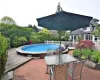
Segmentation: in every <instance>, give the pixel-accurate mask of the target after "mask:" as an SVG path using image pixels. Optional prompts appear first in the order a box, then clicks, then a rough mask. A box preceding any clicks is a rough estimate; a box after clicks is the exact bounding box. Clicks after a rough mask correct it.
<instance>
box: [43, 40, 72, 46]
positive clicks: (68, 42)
mask: <svg viewBox="0 0 100 80" xmlns="http://www.w3.org/2000/svg"><path fill="white" fill-rule="evenodd" d="M45 43H47V44H60V41H53V40H52V41H48V40H47V41H45ZM61 44H63V45H64V44H68V45H69V46H74V44H73V42H72V41H61Z"/></svg>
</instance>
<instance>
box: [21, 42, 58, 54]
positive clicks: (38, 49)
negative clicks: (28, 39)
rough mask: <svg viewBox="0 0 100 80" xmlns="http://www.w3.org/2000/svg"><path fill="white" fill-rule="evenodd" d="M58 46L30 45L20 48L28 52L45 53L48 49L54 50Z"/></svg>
mask: <svg viewBox="0 0 100 80" xmlns="http://www.w3.org/2000/svg"><path fill="white" fill-rule="evenodd" d="M58 48H59V45H56V44H32V45H28V46H24V47H22V50H24V51H28V52H46V51H47V50H48V49H52V50H56V49H58Z"/></svg>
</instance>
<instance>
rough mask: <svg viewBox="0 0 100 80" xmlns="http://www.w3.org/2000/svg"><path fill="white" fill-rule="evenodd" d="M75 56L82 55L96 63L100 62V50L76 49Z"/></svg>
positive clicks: (83, 57)
mask: <svg viewBox="0 0 100 80" xmlns="http://www.w3.org/2000/svg"><path fill="white" fill-rule="evenodd" d="M73 55H74V56H75V57H80V58H82V59H86V58H87V59H89V60H92V61H94V62H96V63H100V51H97V50H91V49H75V50H74V52H73Z"/></svg>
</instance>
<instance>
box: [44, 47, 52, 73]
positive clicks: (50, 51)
mask: <svg viewBox="0 0 100 80" xmlns="http://www.w3.org/2000/svg"><path fill="white" fill-rule="evenodd" d="M52 55H54V50H52V49H48V50H47V54H46V56H52ZM49 67H50V66H48V65H47V71H46V73H47V74H48V69H49Z"/></svg>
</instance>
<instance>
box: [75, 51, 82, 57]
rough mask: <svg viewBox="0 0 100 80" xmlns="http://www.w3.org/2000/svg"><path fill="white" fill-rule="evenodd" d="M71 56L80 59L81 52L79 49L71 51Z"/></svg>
mask: <svg viewBox="0 0 100 80" xmlns="http://www.w3.org/2000/svg"><path fill="white" fill-rule="evenodd" d="M73 56H75V57H80V56H81V50H80V49H75V50H74V51H73Z"/></svg>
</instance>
